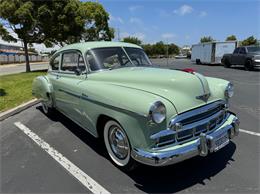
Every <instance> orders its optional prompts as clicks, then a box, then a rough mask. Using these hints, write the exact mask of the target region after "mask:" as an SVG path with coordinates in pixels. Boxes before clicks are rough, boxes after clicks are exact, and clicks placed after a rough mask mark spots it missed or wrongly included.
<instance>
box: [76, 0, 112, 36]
mask: <svg viewBox="0 0 260 195" xmlns="http://www.w3.org/2000/svg"><path fill="white" fill-rule="evenodd" d="M80 11H81V14H82V15H83V19H84V21H85V32H84V33H82V35H81V39H83V40H85V41H99V40H105V41H110V40H112V39H113V38H114V33H115V32H114V29H113V28H111V27H109V24H108V20H109V14H108V13H107V12H106V10H105V9H104V7H103V6H102V5H101V4H99V3H97V2H82V3H81V6H80Z"/></svg>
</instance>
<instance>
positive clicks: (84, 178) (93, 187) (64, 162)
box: [14, 122, 110, 194]
mask: <svg viewBox="0 0 260 195" xmlns="http://www.w3.org/2000/svg"><path fill="white" fill-rule="evenodd" d="M14 124H15V126H16V127H18V128H19V129H20V130H22V131H23V132H24V133H25V134H26V135H28V136H29V137H30V138H31V139H32V140H33V141H34V142H35V143H36V144H37V145H38V146H40V147H41V148H42V149H43V150H45V151H46V152H47V153H48V154H49V155H50V156H51V157H52V158H53V159H55V160H56V161H57V162H58V163H59V164H60V165H61V166H63V167H64V168H65V169H66V170H67V171H68V172H69V173H70V174H72V175H73V176H74V177H75V178H76V179H77V180H78V181H79V182H80V183H82V184H83V185H84V186H85V187H86V188H88V189H89V190H90V191H91V192H93V193H94V194H110V193H109V192H108V191H107V190H106V189H105V188H103V187H102V186H101V185H99V184H98V183H97V182H96V181H95V180H93V179H92V178H91V177H89V176H88V175H87V174H86V173H84V172H83V171H82V170H81V169H79V168H78V167H77V166H76V165H74V164H73V163H72V162H70V161H69V160H68V159H67V158H66V157H64V156H63V155H62V154H61V153H59V152H58V151H57V150H55V149H54V148H53V147H51V146H50V145H49V144H48V143H46V142H45V141H44V140H43V139H41V138H40V137H39V136H38V135H36V134H35V133H33V132H32V131H31V130H30V129H29V128H28V127H26V126H25V125H23V124H22V123H21V122H15V123H14Z"/></svg>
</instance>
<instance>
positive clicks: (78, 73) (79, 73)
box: [75, 68, 81, 76]
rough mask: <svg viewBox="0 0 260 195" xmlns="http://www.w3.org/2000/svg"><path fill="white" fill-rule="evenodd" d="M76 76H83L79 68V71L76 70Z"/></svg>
mask: <svg viewBox="0 0 260 195" xmlns="http://www.w3.org/2000/svg"><path fill="white" fill-rule="evenodd" d="M75 74H76V75H77V76H79V75H81V70H80V69H79V68H77V69H76V70H75Z"/></svg>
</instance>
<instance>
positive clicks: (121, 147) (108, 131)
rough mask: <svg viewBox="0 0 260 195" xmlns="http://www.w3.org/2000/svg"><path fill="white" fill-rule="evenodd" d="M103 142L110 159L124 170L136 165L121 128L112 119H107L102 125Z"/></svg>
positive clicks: (129, 169) (131, 168)
mask: <svg viewBox="0 0 260 195" xmlns="http://www.w3.org/2000/svg"><path fill="white" fill-rule="evenodd" d="M104 142H105V146H106V149H107V152H108V155H109V157H110V159H111V160H112V161H113V163H114V164H116V165H117V166H118V167H120V168H121V169H123V170H125V171H131V170H133V169H134V168H135V167H136V162H135V161H134V160H133V159H132V157H131V146H130V142H129V140H128V138H127V135H126V133H125V131H124V130H123V128H122V127H121V126H120V125H119V124H118V123H117V122H116V121H114V120H109V121H107V122H106V124H105V126H104Z"/></svg>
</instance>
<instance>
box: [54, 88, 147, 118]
mask: <svg viewBox="0 0 260 195" xmlns="http://www.w3.org/2000/svg"><path fill="white" fill-rule="evenodd" d="M58 90H59V91H61V92H63V93H66V94H68V95H70V96H73V97H76V98H79V99H82V100H85V101H89V102H92V103H94V104H99V105H102V106H105V107H108V108H113V109H118V110H121V111H123V112H126V113H132V114H135V115H138V116H141V117H144V118H147V115H145V114H142V113H137V112H133V111H131V110H127V109H124V108H119V107H115V106H111V105H109V104H105V103H103V102H99V101H96V100H94V99H92V98H90V97H89V96H88V95H86V94H84V93H82V94H81V95H77V94H75V93H72V92H69V91H66V90H63V89H58Z"/></svg>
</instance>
